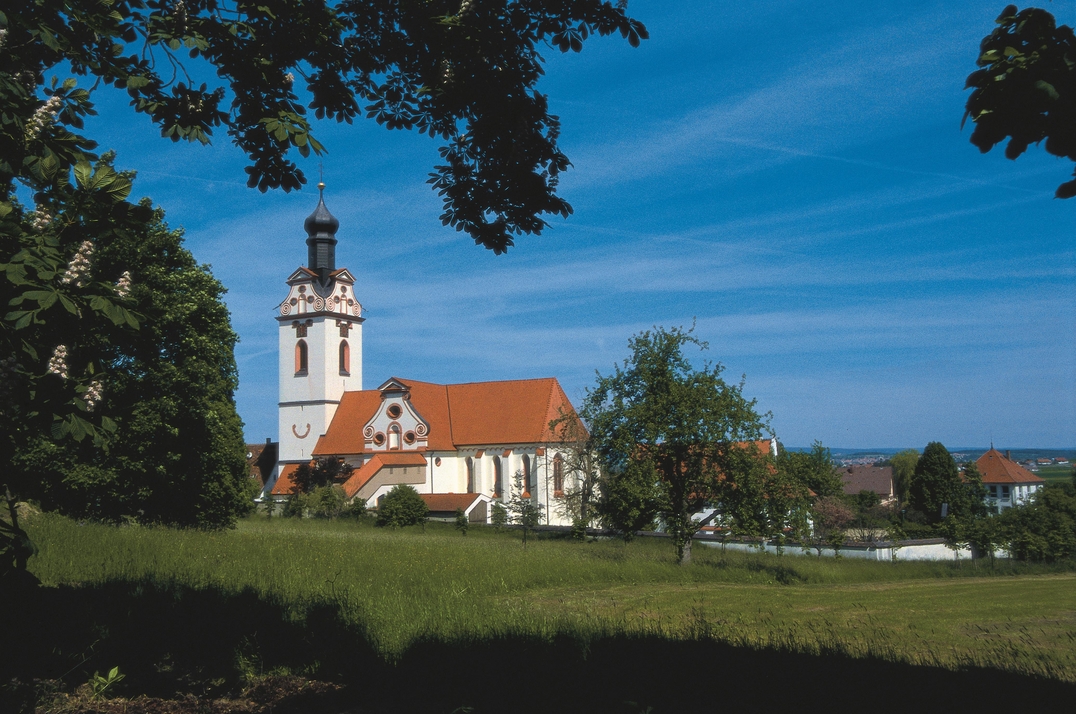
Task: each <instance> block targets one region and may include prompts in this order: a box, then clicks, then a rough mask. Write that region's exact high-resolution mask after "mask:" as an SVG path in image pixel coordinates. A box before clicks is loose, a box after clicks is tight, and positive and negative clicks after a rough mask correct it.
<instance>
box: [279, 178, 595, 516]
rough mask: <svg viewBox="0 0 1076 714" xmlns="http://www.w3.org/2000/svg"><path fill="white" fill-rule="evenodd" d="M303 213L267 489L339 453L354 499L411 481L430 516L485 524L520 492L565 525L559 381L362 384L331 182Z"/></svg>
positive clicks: (282, 323)
mask: <svg viewBox="0 0 1076 714" xmlns="http://www.w3.org/2000/svg"><path fill="white" fill-rule="evenodd" d="M318 188H319V190H321V191H322V195H321V197H320V198H319V200H318V205H317V208H316V209H315V210H314V213H313V214H311V215H310V217H308V218H307V219H306V222H305V224H304V227H305V228H306V233H307V236H308V237H307V239H306V244H307V266H306V267H300V268H298V269H297V270H295V271H294V272H292V274H291V275H290V276H289V277H288V279H287V285H288V294H287V297H286V298H285V299H284V301H283V302H281V303H280V305H279V308H278V311H279V315H278V316H277V318H276V319H277V322H278V323H279V365H280V366H279V378H280V402H279V407H278V414H279V421H278V427H279V449H278V462H277V468H276V472H275V475H274V477H273V479H272V480H271V481H270V483H269V484H267V486H266V488H267V490H268V491H269V492H270V493H271V496H272V497H273V498H275V499H278V500H279V499H284V498H287V497H289V496H291V495H292V493H293V489H294V483H293V482H292V479H291V476H292V474H294V473H295V470H296V469H297V468H298V467H299V465H300V464H302V463H309V462H310V461H311V460H312V459H315V458H326V457H328V458H336V459H340V460H342V461H344V462H345V463H347V464H349V465H351V466H352V467H353V468H354V470H353V471H352V473H351V475H350V477H349V478H348V479H347V480H346V481H344V482H343V483H342V484H341V485H342V487H343V489H344V493H345V495H346V497H347V499H348V500H349V501H350V500H352V499H363V500H365V501H366V502H367V503H368V504H369V505H370V506H371V507H376V506H377V504H378V503H379V501H380V499H381V497H383V496H384V495H385V494H386V493H388V491H390V490H391V489H392V488H393V486H395V485H397V484H410V485H411V486H413V487H414V488H415V489H416V490H417V491H418V492H419V493H420V494H422V496H423V498H424V499H425V500H426V502H427V504H428V505H429V506H430V511H431V515H432V516H434V517H438V516H440V517H445V518H447V517H451V516H452V515H453V514H454V513H455V512H456V509H457V508H462V509H463V510H464V512H465V513H466V514H467V515H468V518H469V519H470V520H471V521H473V522H488V521H489V518H490V514H491V511H492V506H493V504H494V503H495V502H501V503H507V502H508V501H510V500H511V499H512V498H514V497H522V498H527V499H531V500H532V501H533V502H534V503H535V504H536V505H539V506H540V507H541V510H542V513H543V522H546V523H551V524H563V525H567V524H570V523H571V516H570V514H568V513H566V512H565V500H564V498H563V497H564V494H565V493H566V492H567V491H569V490H570V489H572V488H573V487H574V486H575V474H573V473H570V472H569V469H568V464H569V459H568V456H569V449H570V444H568V443H566V437H565V432H566V429H565V428H564V426H563V425H558V426H555V427H554V426H551V422H555V421H556V420H558V419H560V418H561V417H563V416H568V417H569V418H573V417H574V416H575V410H574V408H573V407H572V404H571V402H570V401H569V400H568V397H567V396H566V395H565V394H564V390H563V389H561V387H560V384H559V383H558V382H557V380H556V378H553V377H546V378H542V379H524V380H511V381H502V382H472V383H466V384H432V383H430V382H423V381H419V380H415V379H410V378H406V377H390V378H389V379H387V380H385V381H384V382H382V383H381V384H380V385H379V386H378V387H377V388H376V389H367V390H364V389H363V385H362V328H363V322H364V318H363V317H362V305H361V304H360V303H359V301H358V297H357V296H356V293H355V276H354V275H352V274H351V273H350V272H349V271H348V270H347V269H346V268H337V267H336V244H337V240H336V231H337V229H338V228H339V226H340V223H339V221H338V220H337V219H336V218H335V217H333V215H332V214H331V213H329V210H328V209H327V208H326V207H325V200H324V184H319V185H318Z"/></svg>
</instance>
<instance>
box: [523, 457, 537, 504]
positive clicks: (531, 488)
mask: <svg viewBox="0 0 1076 714" xmlns="http://www.w3.org/2000/svg"><path fill="white" fill-rule="evenodd" d="M519 459H520V461H522V462H523V488H524V489H525V490H526V491H528V492H529V493H531V494H532V495H533V494H534V492H535V490H536V487H537V486H538V482H537V481H536V480H535V478H534V472H533V471H532V470H531V457H529V456H527V455H526V454H521V455H520V457H519Z"/></svg>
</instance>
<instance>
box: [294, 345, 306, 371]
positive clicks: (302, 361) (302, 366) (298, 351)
mask: <svg viewBox="0 0 1076 714" xmlns="http://www.w3.org/2000/svg"><path fill="white" fill-rule="evenodd" d="M306 368H307V356H306V341H305V340H299V341H298V342H296V343H295V374H306Z"/></svg>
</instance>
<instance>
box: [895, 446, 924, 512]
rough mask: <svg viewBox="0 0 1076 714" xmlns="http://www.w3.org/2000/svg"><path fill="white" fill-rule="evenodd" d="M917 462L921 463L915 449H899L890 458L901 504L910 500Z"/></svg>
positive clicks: (896, 490)
mask: <svg viewBox="0 0 1076 714" xmlns="http://www.w3.org/2000/svg"><path fill="white" fill-rule="evenodd" d="M917 463H919V452H918V451H916V450H915V449H905V450H904V451H898V452H897V453H895V454H893V456H892V457H890V459H889V465H890V466H892V467H893V490H894V491H895V492H896V495H897V499H898V500H899V501H900V502H901V504H905V503H907V502H908V494H909V492H910V490H911V485H912V477H913V476H914V475H915V465H916V464H917Z"/></svg>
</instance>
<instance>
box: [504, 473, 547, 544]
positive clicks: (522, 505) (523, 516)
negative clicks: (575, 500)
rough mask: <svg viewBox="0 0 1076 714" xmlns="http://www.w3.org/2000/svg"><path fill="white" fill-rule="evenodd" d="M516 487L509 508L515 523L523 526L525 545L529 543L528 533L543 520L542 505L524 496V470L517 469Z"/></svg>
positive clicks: (514, 478)
mask: <svg viewBox="0 0 1076 714" xmlns="http://www.w3.org/2000/svg"><path fill="white" fill-rule="evenodd" d="M513 480H514V481H515V485H516V487H515V489H514V490H513V494H512V498H511V499H510V500H509V501H508V505H507V510H508V513H509V517H510V519H511V521H512V522H513V523H517V524H519V525H520V526H522V527H523V545H524V546H526V545H527V535H528V534H529V533H530V531H531V529H532V528H534V527H535V526H537V525H539V524H540V523H541V522H542V505H541V504H540V503H537V502H536V501H535V499H533V498H530V497H529V496H528V497H524V493H526V491H525V490H524V484H523V472H522V471H517V472H516V474H515V476H514V477H513Z"/></svg>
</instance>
